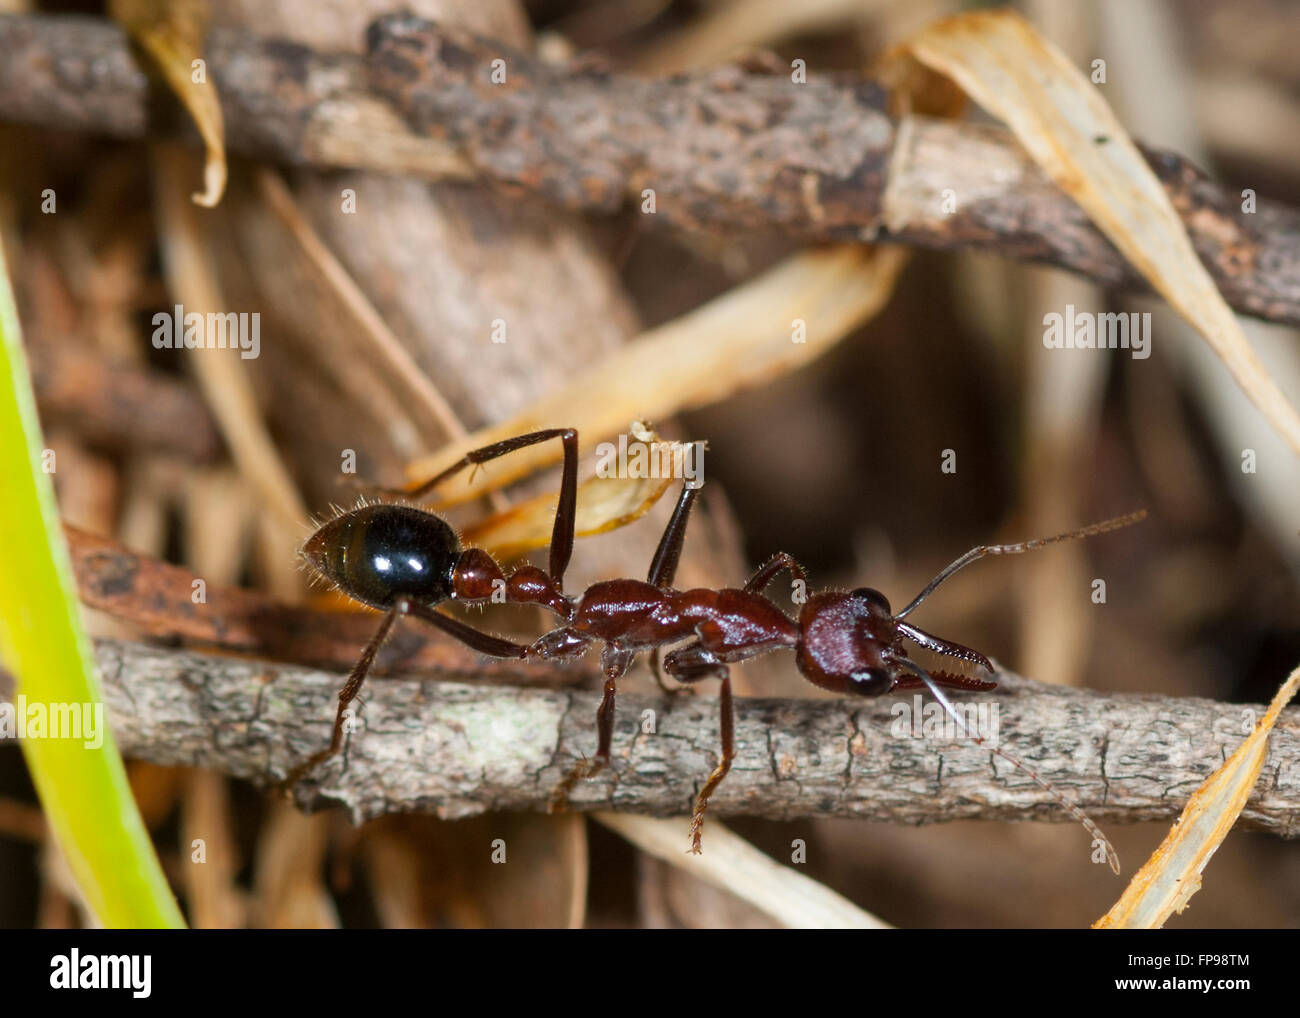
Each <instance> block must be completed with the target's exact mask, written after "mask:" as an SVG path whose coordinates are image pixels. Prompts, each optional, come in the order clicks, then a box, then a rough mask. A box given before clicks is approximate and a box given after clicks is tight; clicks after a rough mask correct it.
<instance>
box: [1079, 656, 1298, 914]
mask: <svg viewBox="0 0 1300 1018" xmlns="http://www.w3.org/2000/svg"><path fill="white" fill-rule="evenodd" d="M1297 689H1300V668H1296V670H1295V671H1293V672H1292V673H1291V675H1290V677H1289V678H1288V679H1287V680H1286V682H1284V683H1283V684H1282V688H1281V689H1279V690H1278V691H1277V696H1275V697H1273V702H1272V703H1271V704H1270V705H1269V708H1268V711H1267V713H1265V715H1264V718H1263V720H1262V721H1260V722H1259V724H1257V725H1256V726H1255V730H1254V731H1253V732H1252V733H1251V734H1250V735H1249V736H1248V737H1247V738H1246V740H1245V741H1244V742H1242V744H1241V745H1240V746H1238V747H1237V751H1236V752H1235V753H1233V754H1232V756H1230V757H1228V759H1227V760H1226V761H1225V762H1224V764H1223V766H1222V767H1220V768H1219V769H1218V770H1216V771H1215V772H1214V773H1213V774H1211V775H1210V776H1209V777H1208V778H1206V779H1205V781H1204V783H1202V785H1201V787H1200V788H1198V789H1197V790H1196V792H1195V793H1194V794H1193V795H1192V797H1191V798H1190V799H1188V800H1187V805H1186V806H1184V807H1183V812H1182V815H1181V816H1179V818H1178V820H1177V821H1176V822H1175V823H1174V826H1173V828H1172V829H1171V830H1170V831H1169V834H1168V835H1167V836H1166V837H1165V840H1164V841H1163V842H1162V843H1161V845H1160V847H1159V848H1158V849H1156V851H1155V854H1153V855H1152V856H1151V858H1150V859H1148V860H1147V861H1146V864H1145V865H1144V866H1143V867H1142V868H1141V869H1140V870H1138V872H1137V874H1136V875H1135V876H1134V877H1133V880H1132V881H1131V882H1130V883H1129V885H1128V887H1126V888H1125V889H1124V893H1123V894H1122V895H1121V896H1120V899H1119V901H1117V902H1115V904H1114V906H1113V907H1112V908H1111V910H1110V911H1109V912H1107V913H1106V914H1105V915H1104V916H1102V917H1101V918H1100V919H1098V920H1097V921H1096V922H1095V923H1094V924H1093V928H1094V929H1099V930H1103V929H1138V930H1151V929H1159V928H1160V927H1161V926H1163V925H1164V923H1165V920H1166V919H1168V918H1169V916H1170V915H1171V914H1172V913H1174V912H1181V911H1182V910H1183V909H1184V908H1185V907H1186V906H1187V899H1188V898H1190V897H1191V896H1192V895H1193V894H1195V893H1196V892H1197V891H1198V890H1200V887H1201V871H1202V870H1204V869H1205V864H1206V863H1208V862H1209V861H1210V856H1212V855H1214V853H1215V851H1217V850H1218V847H1219V845H1220V844H1222V843H1223V839H1224V838H1226V837H1227V836H1228V832H1229V831H1230V830H1232V825H1233V824H1234V823H1236V822H1237V817H1238V816H1240V815H1241V810H1242V808H1243V807H1244V806H1245V805H1246V800H1247V799H1249V798H1250V793H1251V790H1252V789H1253V788H1254V787H1255V782H1256V781H1257V780H1258V779H1259V771H1260V768H1261V767H1263V765H1264V758H1265V757H1266V756H1267V755H1268V736H1269V733H1270V732H1271V731H1272V730H1273V724H1274V723H1275V722H1276V721H1277V716H1278V715H1279V714H1280V713H1281V712H1282V708H1283V707H1285V706H1286V705H1287V704H1288V703H1289V702H1290V701H1291V698H1292V697H1293V696H1295V694H1296V690H1297Z"/></svg>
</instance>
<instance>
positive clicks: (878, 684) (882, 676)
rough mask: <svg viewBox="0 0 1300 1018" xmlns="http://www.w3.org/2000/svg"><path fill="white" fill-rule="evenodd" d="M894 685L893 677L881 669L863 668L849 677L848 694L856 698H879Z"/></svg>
mask: <svg viewBox="0 0 1300 1018" xmlns="http://www.w3.org/2000/svg"><path fill="white" fill-rule="evenodd" d="M893 685H894V677H893V676H892V675H890V674H889V672H887V671H885V669H883V668H863V669H862V670H861V671H857V672H853V673H852V674H851V675H850V676H849V692H850V693H855V694H857V695H858V696H880V695H881V694H882V693H888V692H889V690H890V689H891V688H893Z"/></svg>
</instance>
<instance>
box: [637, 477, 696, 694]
mask: <svg viewBox="0 0 1300 1018" xmlns="http://www.w3.org/2000/svg"><path fill="white" fill-rule="evenodd" d="M699 493H700V489H699V488H692V487H690V486H689V485H686V484H683V485H682V493H681V494H680V495H678V496H677V506H676V508H675V509H673V515H672V517H671V518H670V519H669V520H668V526H667V527H665V528H664V534H663V537H661V538H659V547H658V548H656V549H655V555H654V558H653V559H652V560H651V562H650V572H649V574H648V575H647V576H646V579H647V580H648V581H649V582H650V583H652V584H654V585H655V586H656V587H658V588H660V589H661V590H664V589H667V588H668V587H671V586H672V583H673V578H674V577H675V576H676V575H677V563H678V562H679V561H680V560H681V557H682V543H683V542H684V541H685V539H686V524H687V523H688V522H689V521H690V516H691V506H692V505H693V504H694V502H695V499H696V496H698V495H699ZM650 673H651V674H652V675H653V676H654V677H655V682H656V683H658V685H659V689H660V690H661V691H663V692H664V693H667V694H668V695H669V696H676V695H677V694H679V693H681V692H682V689H681V687H680V686H679V687H673V686H670V685H668V683H666V682H665V681H664V676H663V672H662V671H660V669H659V648H658V647H655V648H654V650H652V651H651V652H650Z"/></svg>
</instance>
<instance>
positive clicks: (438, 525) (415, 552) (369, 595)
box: [302, 504, 460, 608]
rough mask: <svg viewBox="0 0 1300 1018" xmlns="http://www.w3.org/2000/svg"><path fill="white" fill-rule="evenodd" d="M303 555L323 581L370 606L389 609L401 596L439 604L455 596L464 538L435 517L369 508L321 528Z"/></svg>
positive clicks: (391, 507)
mask: <svg viewBox="0 0 1300 1018" xmlns="http://www.w3.org/2000/svg"><path fill="white" fill-rule="evenodd" d="M302 556H303V558H304V559H306V560H307V564H308V565H309V566H311V568H312V569H313V570H315V572H316V573H317V574H319V575H320V576H321V577H322V578H324V579H325V580H327V581H329V582H330V583H332V584H334V585H335V586H336V587H338V589H339V590H341V591H342V592H343V593H344V594H347V595H348V597H350V598H352V599H354V600H356V601H360V602H362V603H363V604H368V605H370V606H371V607H374V608H388V607H390V606H391V605H392V604H393V602H395V601H396V600H397V599H398V598H399V597H406V598H410V599H411V600H414V601H420V602H422V603H424V604H436V603H437V602H439V601H445V600H446V599H447V598H449V597H450V596H451V590H452V587H451V573H452V570H453V569H454V568H455V566H456V561H457V559H458V558H459V557H460V540H459V539H458V538H457V537H456V532H455V531H454V530H452V529H451V527H450V526H449V525H448V524H447V523H446V522H445V521H444V520H443V519H442V518H441V517H438V516H435V515H434V514H433V513H426V512H424V511H422V510H420V509H416V508H414V507H412V506H406V505H384V504H379V505H366V506H361V507H360V508H357V509H353V510H352V511H351V512H347V513H344V514H343V515H341V516H338V517H336V518H335V519H332V520H330V521H329V522H328V523H326V524H325V525H324V526H322V527H321V528H320V529H319V530H317V531H316V533H314V534H312V535H311V537H309V538H308V539H307V543H306V544H304V545H303V547H302Z"/></svg>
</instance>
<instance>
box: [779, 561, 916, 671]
mask: <svg viewBox="0 0 1300 1018" xmlns="http://www.w3.org/2000/svg"><path fill="white" fill-rule="evenodd" d="M799 630H800V640H799V648H798V652H797V654H796V661H797V663H798V666H799V671H800V672H802V673H803V676H804V678H806V679H807V680H808V681H809V682H811V683H813V685H815V686H820V687H821V688H822V689H829V690H830V691H831V692H834V693H840V694H841V695H850V696H880V695H881V694H882V693H887V692H889V690H890V689H892V688H893V686H894V682H895V680H896V679H897V677H898V671H897V667H896V661H897V660H899V659H900V658H901V657H902V656H903V654H902V651H901V649H900V642H901V640H900V637H899V634H898V629H897V627H896V626H895V625H894V616H893V615H892V614H891V612H890V608H889V601H888V600H887V599H886V597H885V595H884V594H882V593H880V591H878V590H872V589H871V588H869V587H861V588H859V589H858V590H854V591H852V592H850V593H840V592H827V593H823V594H815V595H814V596H812V597H810V598H809V599H808V601H807V603H805V604H804V606H803V611H802V612H800V614H799Z"/></svg>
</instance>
